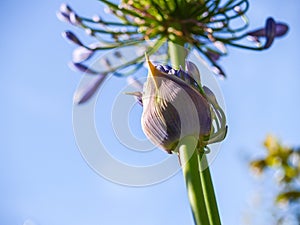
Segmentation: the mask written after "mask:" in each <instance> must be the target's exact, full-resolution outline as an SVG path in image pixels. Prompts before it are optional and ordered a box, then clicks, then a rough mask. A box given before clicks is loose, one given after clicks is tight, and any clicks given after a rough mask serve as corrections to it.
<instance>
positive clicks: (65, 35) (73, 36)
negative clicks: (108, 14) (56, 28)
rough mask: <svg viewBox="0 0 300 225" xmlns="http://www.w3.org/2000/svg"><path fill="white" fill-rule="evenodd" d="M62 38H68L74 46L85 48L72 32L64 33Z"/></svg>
mask: <svg viewBox="0 0 300 225" xmlns="http://www.w3.org/2000/svg"><path fill="white" fill-rule="evenodd" d="M62 36H63V37H64V38H66V39H67V40H69V41H71V42H73V43H74V44H77V45H79V46H83V47H84V45H83V44H82V42H81V41H80V40H79V39H78V38H77V37H76V35H75V34H74V33H73V32H71V31H65V32H62Z"/></svg>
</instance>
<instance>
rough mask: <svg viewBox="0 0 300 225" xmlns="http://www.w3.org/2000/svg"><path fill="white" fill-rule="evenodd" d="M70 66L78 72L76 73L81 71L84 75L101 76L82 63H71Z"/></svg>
mask: <svg viewBox="0 0 300 225" xmlns="http://www.w3.org/2000/svg"><path fill="white" fill-rule="evenodd" d="M69 66H70V68H71V69H73V70H76V71H80V72H83V73H88V74H93V75H95V74H99V73H98V72H97V71H95V70H92V69H90V68H88V67H87V66H85V65H83V64H81V63H74V62H71V63H69Z"/></svg>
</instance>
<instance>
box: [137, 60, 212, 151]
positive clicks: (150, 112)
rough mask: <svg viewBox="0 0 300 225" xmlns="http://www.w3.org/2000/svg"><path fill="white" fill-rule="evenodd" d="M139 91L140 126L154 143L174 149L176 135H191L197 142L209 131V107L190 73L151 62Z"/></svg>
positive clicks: (210, 122) (203, 139) (167, 149)
mask: <svg viewBox="0 0 300 225" xmlns="http://www.w3.org/2000/svg"><path fill="white" fill-rule="evenodd" d="M147 62H148V66H149V72H148V77H147V81H146V83H145V84H144V90H143V94H142V103H143V114H142V121H141V123H142V128H143V131H144V133H145V135H146V136H147V137H148V138H149V139H150V141H152V142H153V143H154V144H155V145H157V146H159V147H161V148H162V149H164V150H166V151H167V152H168V153H171V152H176V151H177V150H176V147H177V144H178V143H179V141H180V139H181V138H183V137H186V136H194V137H196V138H197V139H198V140H199V144H201V143H202V141H203V143H204V141H205V140H208V139H209V137H210V135H211V133H212V111H211V106H210V103H209V101H208V99H207V98H206V97H205V95H203V94H201V92H200V86H199V85H200V84H198V83H197V82H196V81H195V80H194V78H193V76H191V75H190V74H188V73H187V72H185V71H183V70H182V69H179V70H175V69H173V68H171V67H170V66H162V65H158V66H155V65H153V64H152V63H151V62H150V61H149V59H147Z"/></svg>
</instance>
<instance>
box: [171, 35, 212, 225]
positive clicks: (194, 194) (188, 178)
mask: <svg viewBox="0 0 300 225" xmlns="http://www.w3.org/2000/svg"><path fill="white" fill-rule="evenodd" d="M168 47H169V56H170V61H171V64H172V67H174V68H176V69H179V68H180V66H181V67H183V68H184V67H185V59H186V57H187V51H186V49H185V48H184V47H183V46H182V43H180V41H177V44H176V43H174V42H171V41H169V42H168ZM197 143H198V140H197V139H196V138H195V137H192V136H187V137H184V138H183V139H182V140H180V146H179V159H180V163H181V166H182V171H183V175H184V178H185V183H186V188H187V193H188V198H189V202H190V205H191V209H192V213H193V218H194V221H195V224H196V225H209V219H208V215H207V210H206V206H205V199H204V195H203V193H204V192H203V190H202V187H203V185H202V184H201V176H200V173H199V166H200V165H199V164H198V152H197V149H196V148H197Z"/></svg>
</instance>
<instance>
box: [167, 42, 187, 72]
mask: <svg viewBox="0 0 300 225" xmlns="http://www.w3.org/2000/svg"><path fill="white" fill-rule="evenodd" d="M177 43H178V44H176V43H174V42H172V41H169V42H168V47H169V56H170V61H171V64H172V67H173V68H174V69H179V68H180V66H181V67H182V68H184V67H185V58H186V56H187V50H186V49H185V48H184V47H183V46H182V45H181V43H180V42H179V41H178V42H177Z"/></svg>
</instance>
